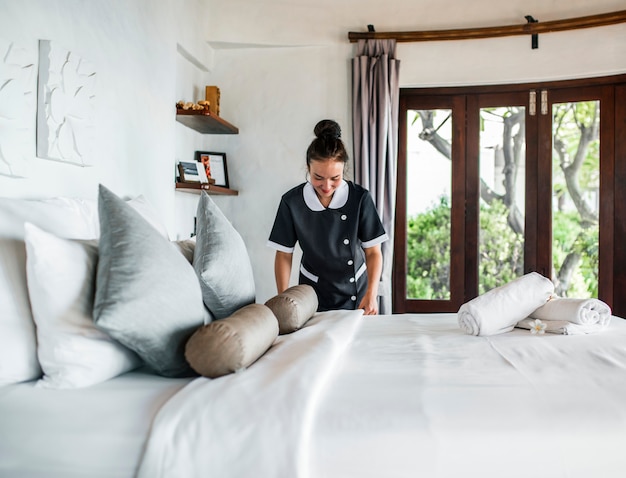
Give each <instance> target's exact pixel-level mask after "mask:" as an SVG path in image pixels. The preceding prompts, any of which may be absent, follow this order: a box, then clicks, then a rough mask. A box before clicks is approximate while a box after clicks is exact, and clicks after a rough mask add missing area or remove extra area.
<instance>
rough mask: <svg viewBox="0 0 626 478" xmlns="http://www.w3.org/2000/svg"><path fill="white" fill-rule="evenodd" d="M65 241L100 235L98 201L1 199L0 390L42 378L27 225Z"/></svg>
mask: <svg viewBox="0 0 626 478" xmlns="http://www.w3.org/2000/svg"><path fill="white" fill-rule="evenodd" d="M26 221H28V222H32V223H34V224H36V225H38V226H39V227H41V228H43V229H45V230H47V231H49V232H52V233H55V234H58V235H63V236H64V237H73V238H81V239H91V238H94V237H96V234H97V230H98V215H97V205H96V202H95V201H89V200H82V199H70V198H56V199H41V200H27V199H11V198H0V385H3V384H8V383H16V382H22V381H26V380H33V379H36V378H38V377H40V376H41V368H40V367H39V363H38V361H37V341H36V338H35V326H34V324H33V317H32V314H31V310H30V303H29V299H28V289H27V285H26V250H25V248H24V241H23V239H24V222H26Z"/></svg>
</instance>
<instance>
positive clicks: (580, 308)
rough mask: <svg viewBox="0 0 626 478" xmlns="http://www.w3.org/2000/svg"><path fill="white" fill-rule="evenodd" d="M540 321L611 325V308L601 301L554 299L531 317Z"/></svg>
mask: <svg viewBox="0 0 626 478" xmlns="http://www.w3.org/2000/svg"><path fill="white" fill-rule="evenodd" d="M529 317H530V318H532V319H539V320H566V321H568V322H572V323H574V324H580V325H595V324H598V325H599V326H600V327H605V326H607V325H609V322H610V320H611V308H610V307H609V306H608V305H607V304H606V303H604V302H602V301H601V300H599V299H572V298H558V297H557V298H554V299H552V300H549V301H548V302H546V303H545V304H544V305H542V306H541V307H539V308H538V309H537V310H535V311H533V313H532V314H530V316H529Z"/></svg>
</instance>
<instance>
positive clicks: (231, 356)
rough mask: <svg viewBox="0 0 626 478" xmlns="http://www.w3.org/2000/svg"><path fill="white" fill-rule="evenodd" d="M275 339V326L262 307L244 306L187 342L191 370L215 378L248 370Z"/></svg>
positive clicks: (201, 329) (271, 317)
mask: <svg viewBox="0 0 626 478" xmlns="http://www.w3.org/2000/svg"><path fill="white" fill-rule="evenodd" d="M276 337H278V322H277V321H276V317H275V316H274V314H273V313H272V311H271V310H270V309H269V308H268V307H266V306H264V305H262V304H250V305H247V306H245V307H243V308H241V309H239V310H238V311H236V312H235V313H234V314H232V315H231V316H229V317H226V318H225V319H219V320H214V321H213V322H211V323H210V324H207V325H204V326H202V327H200V328H199V329H198V330H196V332H195V333H194V334H193V335H192V336H191V338H190V339H189V340H188V341H187V345H186V347H185V358H186V359H187V362H189V365H191V368H193V369H194V370H195V371H196V372H198V373H199V374H200V375H204V376H205V377H210V378H216V377H221V376H222V375H227V374H229V373H232V372H236V371H238V370H241V369H244V368H246V367H249V366H250V365H251V364H252V363H254V362H255V361H256V360H257V359H258V358H259V357H261V356H262V355H263V354H264V353H265V352H266V351H267V349H269V348H270V347H271V345H272V344H273V343H274V340H276Z"/></svg>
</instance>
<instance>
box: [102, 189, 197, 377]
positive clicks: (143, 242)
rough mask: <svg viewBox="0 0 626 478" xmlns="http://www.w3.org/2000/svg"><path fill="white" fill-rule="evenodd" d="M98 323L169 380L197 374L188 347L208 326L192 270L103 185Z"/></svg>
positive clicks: (167, 242) (181, 256) (166, 243)
mask: <svg viewBox="0 0 626 478" xmlns="http://www.w3.org/2000/svg"><path fill="white" fill-rule="evenodd" d="M98 213H99V217H100V230H101V237H100V257H99V260H98V268H97V275H96V295H95V301H94V321H95V323H96V325H97V326H98V327H100V328H101V329H103V330H105V331H106V332H107V333H108V334H109V335H111V336H112V337H113V338H114V339H116V340H118V341H119V342H120V343H122V344H123V345H125V346H126V347H128V348H129V349H131V350H133V351H135V352H136V353H137V355H139V356H140V357H141V358H142V359H143V360H144V361H145V362H146V364H147V365H149V366H150V367H151V368H152V369H154V371H155V372H157V373H158V374H160V375H165V376H168V377H175V376H184V375H190V374H193V372H192V370H191V369H190V367H189V364H187V362H186V360H185V350H184V348H185V343H186V342H187V340H188V339H189V337H190V336H191V334H192V333H193V332H194V331H195V330H196V329H197V328H198V327H199V326H201V325H203V324H204V323H205V317H206V316H207V313H206V310H205V308H204V304H203V303H202V292H201V290H200V284H199V283H198V278H197V277H196V275H195V273H194V270H193V267H192V266H191V265H190V264H189V262H188V261H187V259H185V257H184V256H183V255H182V254H181V253H180V252H179V251H178V250H177V249H176V247H175V246H173V245H172V244H171V243H170V241H169V240H168V239H167V238H165V237H163V236H162V235H160V234H159V232H158V231H157V230H156V229H155V228H154V227H152V226H151V225H150V224H149V223H148V222H147V221H146V220H145V219H143V218H142V217H141V215H140V214H139V213H138V212H137V211H135V210H134V209H133V208H131V207H130V206H129V205H128V204H126V203H125V202H124V201H123V200H122V199H120V198H118V197H117V196H116V195H115V194H113V193H112V192H111V191H109V190H108V189H107V188H105V187H104V186H102V185H100V188H99V195H98Z"/></svg>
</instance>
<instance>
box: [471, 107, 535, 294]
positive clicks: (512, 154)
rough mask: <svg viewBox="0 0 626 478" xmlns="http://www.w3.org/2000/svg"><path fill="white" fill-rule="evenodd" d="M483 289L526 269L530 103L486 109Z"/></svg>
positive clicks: (482, 158)
mask: <svg viewBox="0 0 626 478" xmlns="http://www.w3.org/2000/svg"><path fill="white" fill-rule="evenodd" d="M479 154H480V156H479V164H480V212H479V214H480V225H479V249H478V292H479V294H483V293H484V292H486V291H488V290H490V289H493V288H494V287H498V286H500V285H503V284H505V283H507V282H509V281H511V280H512V279H515V278H516V277H519V276H521V275H522V274H523V273H524V204H525V199H524V198H525V183H526V181H525V179H526V128H525V108H523V107H517V106H511V107H509V106H506V107H495V108H482V109H481V110H480V152H479Z"/></svg>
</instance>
